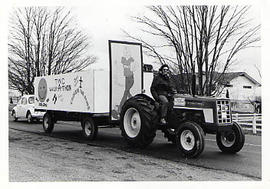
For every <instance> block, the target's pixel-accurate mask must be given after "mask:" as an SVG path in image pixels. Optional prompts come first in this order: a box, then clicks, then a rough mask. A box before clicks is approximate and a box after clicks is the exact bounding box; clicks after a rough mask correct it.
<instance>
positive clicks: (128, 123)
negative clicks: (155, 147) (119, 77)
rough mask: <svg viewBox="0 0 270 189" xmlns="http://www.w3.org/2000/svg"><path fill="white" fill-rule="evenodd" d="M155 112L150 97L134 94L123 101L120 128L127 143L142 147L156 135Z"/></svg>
mask: <svg viewBox="0 0 270 189" xmlns="http://www.w3.org/2000/svg"><path fill="white" fill-rule="evenodd" d="M156 117H157V112H156V110H155V106H154V105H153V104H152V102H151V101H150V99H148V98H147V97H144V96H139V95H138V96H134V97H131V98H130V99H129V100H127V101H126V102H125V104H124V105H123V107H122V110H121V115H120V129H121V131H122V136H123V137H124V139H125V140H126V141H127V142H128V144H130V145H132V146H134V147H139V148H144V147H146V146H148V145H149V144H150V143H151V142H152V141H153V139H154V138H155V136H156V124H155V119H156Z"/></svg>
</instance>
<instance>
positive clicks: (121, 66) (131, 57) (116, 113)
mask: <svg viewBox="0 0 270 189" xmlns="http://www.w3.org/2000/svg"><path fill="white" fill-rule="evenodd" d="M109 48H110V64H111V65H110V67H111V70H110V71H111V102H110V108H111V120H119V118H120V112H121V108H122V106H123V104H124V103H125V102H126V100H127V99H129V98H130V97H132V96H134V95H136V94H139V93H141V91H142V54H141V53H142V46H141V44H139V43H129V42H120V41H109Z"/></svg>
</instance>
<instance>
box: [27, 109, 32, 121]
mask: <svg viewBox="0 0 270 189" xmlns="http://www.w3.org/2000/svg"><path fill="white" fill-rule="evenodd" d="M26 119H27V122H28V123H33V117H32V114H31V112H29V111H28V112H27V114H26Z"/></svg>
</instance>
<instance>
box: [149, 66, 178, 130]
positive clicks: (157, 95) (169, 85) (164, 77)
mask: <svg viewBox="0 0 270 189" xmlns="http://www.w3.org/2000/svg"><path fill="white" fill-rule="evenodd" d="M150 89H151V93H152V96H153V97H154V99H155V100H156V101H157V102H159V103H160V106H161V108H160V115H161V119H160V124H161V125H165V124H167V121H166V117H167V112H168V107H169V103H170V102H171V101H173V97H172V94H174V93H176V90H175V87H174V83H173V82H172V81H171V78H170V69H169V66H168V65H167V64H164V65H162V66H161V67H160V68H159V73H158V75H157V76H155V77H154V79H153V82H152V85H151V88H150Z"/></svg>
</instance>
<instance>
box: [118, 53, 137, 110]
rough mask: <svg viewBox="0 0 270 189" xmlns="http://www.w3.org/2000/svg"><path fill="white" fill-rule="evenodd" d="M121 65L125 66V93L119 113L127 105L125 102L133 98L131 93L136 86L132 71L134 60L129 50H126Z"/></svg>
mask: <svg viewBox="0 0 270 189" xmlns="http://www.w3.org/2000/svg"><path fill="white" fill-rule="evenodd" d="M121 63H122V64H123V68H124V76H125V91H124V94H123V97H122V100H121V102H120V105H119V112H120V111H121V108H122V106H123V104H124V103H125V101H126V100H127V99H129V98H130V97H132V95H131V93H130V89H131V88H132V86H133V84H134V74H133V69H132V67H133V65H132V64H133V63H134V59H133V58H132V57H131V55H130V53H129V51H128V49H127V48H125V49H124V55H123V57H122V58H121Z"/></svg>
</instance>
